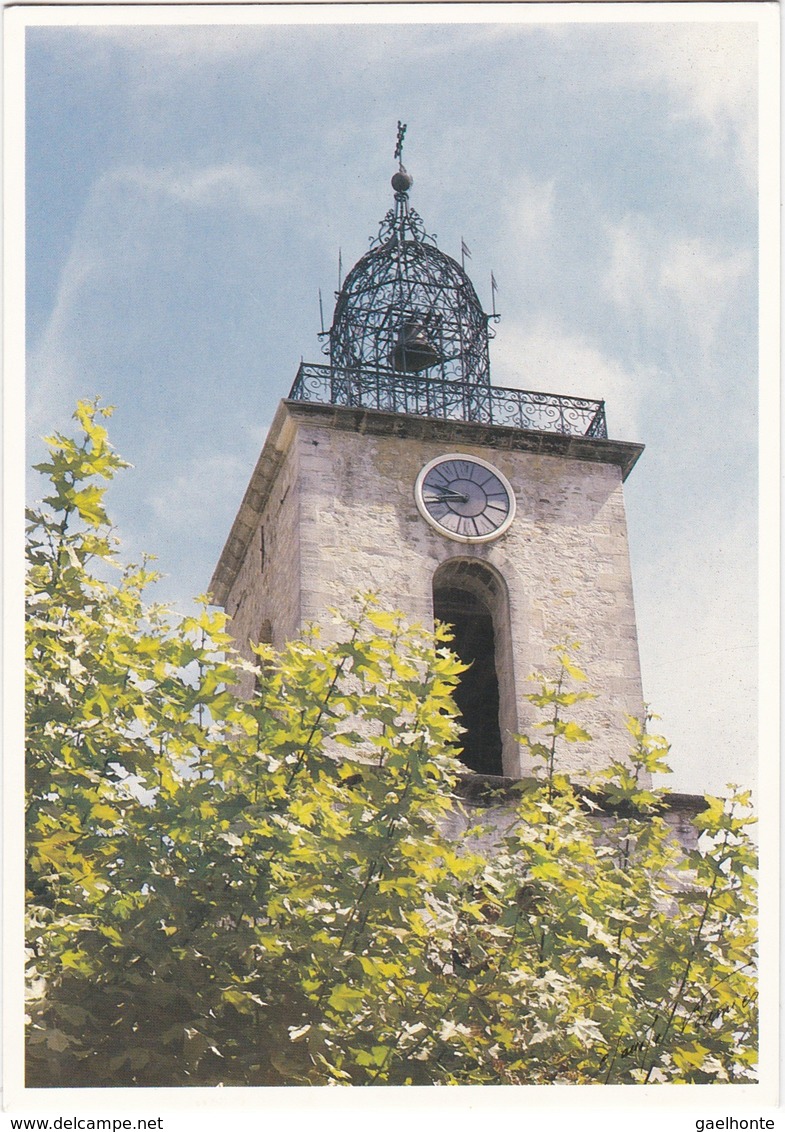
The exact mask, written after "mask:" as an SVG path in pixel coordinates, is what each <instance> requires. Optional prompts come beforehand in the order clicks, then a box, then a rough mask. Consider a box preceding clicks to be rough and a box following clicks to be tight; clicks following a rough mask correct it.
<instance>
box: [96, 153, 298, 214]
mask: <svg viewBox="0 0 785 1132" xmlns="http://www.w3.org/2000/svg"><path fill="white" fill-rule="evenodd" d="M129 188H134V189H137V190H138V191H139V192H141V193H144V194H147V195H149V196H152V197H159V198H169V199H172V200H175V201H177V202H179V203H181V204H186V205H190V206H191V207H193V208H204V209H210V208H213V209H219V208H223V207H225V206H227V205H230V206H231V207H232V209H234V210H244V211H246V212H251V213H256V214H258V215H266V214H267V213H268V212H269V210H270V209H271V208H272V207H274V206H276V205H281V204H284V203H290V198H289V197H288V195H287V194H285V193H284V192H283V191H282V190H281V189H280V188H277V189H270V187H269V183H268V181H267V178H266V176H265V175H264V173H263V172H262V170H261V169H258V168H253V167H252V166H250V165H246V164H244V163H242V162H236V163H231V164H223V165H207V166H193V165H186V164H177V165H172V166H164V167H160V168H150V167H146V166H127V167H122V168H119V169H114V170H112V171H111V172H110V173H108V174H106V175H105V176H104V177H103V178H102V179H101V181H100V182H99V183H98V185H97V186H96V195H101V194H107V195H110V196H111V195H114V194H115V193H118V192H119V193H124V192H126V191H127V190H128V189H129Z"/></svg>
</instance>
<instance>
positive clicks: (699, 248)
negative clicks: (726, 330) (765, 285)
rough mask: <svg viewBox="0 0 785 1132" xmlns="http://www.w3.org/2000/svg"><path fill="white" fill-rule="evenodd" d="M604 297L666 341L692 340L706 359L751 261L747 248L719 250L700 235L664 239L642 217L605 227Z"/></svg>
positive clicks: (743, 283) (714, 346) (675, 236)
mask: <svg viewBox="0 0 785 1132" xmlns="http://www.w3.org/2000/svg"><path fill="white" fill-rule="evenodd" d="M606 229H607V235H608V247H609V249H610V254H609V259H608V264H607V269H606V271H605V273H604V275H603V277H602V281H601V284H602V287H603V289H604V291H605V294H606V295H607V296H608V298H610V300H611V301H612V302H613V303H614V305H615V306H616V307H617V308H618V309H619V310H620V311H622V312H623V313H624V314H626V315H630V316H633V317H635V318H640V319H642V320H643V321H644V322H645V324H646V325H647V326H648V327H650V328H654V329H657V328H659V329H660V330H661V331H662V332H663V334H667V335H668V336H670V337H671V338H673V337H674V335H678V336H679V338H680V339H681V338H683V339H686V340H687V341H689V340H690V339H692V341H693V344H694V346H695V347H696V348H697V352H698V353H699V354H700V355H703V356H704V357H705V356H708V355H711V354H712V353H714V351H715V350H716V348H717V344H718V340H719V335H720V331H721V329H722V327H723V325H724V322H725V319H726V318H727V314H728V311H729V309H731V308H732V305H733V303H734V302H735V301H736V300H737V298H738V296H739V294H740V289H741V287H742V286H743V285H745V284H747V283H749V281H750V276H751V273H752V271H753V270H754V266H755V261H754V256H753V253H752V251H751V249H750V248H748V247H742V248H739V247H735V248H722V247H720V246H718V245H717V244H713V243H711V242H710V241H707V240H705V239H702V238H701V237H699V236H689V237H684V236H680V235H670V236H665V235H664V234H663V233H662V232H659V231H655V230H654V228H653V227H652V225H651V222H650V221H647V220H646V218H644V217H641V216H632V215H630V216H627V217H625V218H624V219H623V220H622V221H620V222H619V223H618V224H610V223H609V224H607V226H606Z"/></svg>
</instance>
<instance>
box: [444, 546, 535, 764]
mask: <svg viewBox="0 0 785 1132" xmlns="http://www.w3.org/2000/svg"><path fill="white" fill-rule="evenodd" d="M433 612H434V618H435V619H436V620H439V621H444V622H446V623H447V624H450V625H452V626H453V630H454V633H455V640H454V641H453V643H452V645H451V648H452V649H453V651H454V652H456V653H457V654H458V656H459V657H460V658H461V660H462V661H464V663H467V664H470V665H471V667H470V668H469V670H468V672H467V673H466V674H465V675H464V677H463V678H462V680H461V684H460V686H459V688H458V690H457V692H456V696H455V699H456V703H457V705H458V708H459V710H460V712H461V716H462V719H461V722H462V724H463V726H464V727H466V734H465V735H464V736H462V741H463V744H464V753H463V756H462V757H463V761H464V762H465V763H466V765H467V766H468V767H469V768H470V769H471V770H474V771H477V772H478V773H481V774H491V775H502V774H504V775H508V776H510V777H516V776H517V774H518V766H519V757H518V747H517V743H516V742H515V739H514V738H513V735H514V733H515V732H516V731H517V727H518V720H517V711H516V704H515V680H514V675H513V653H512V632H511V628H510V603H509V594H508V591H507V585H506V583H505V581H504V578H503V577H502V575H501V574H500V573H499V571H498V570H496V569H495V568H494V567H492V566H490V565H488V563H486V562H482V561H480V560H478V559H476V558H463V557H456V558H450V559H448V560H447V561H446V562H443V563H442V564H441V566H439V567H438V569H437V570H436V571H435V573H434V575H433Z"/></svg>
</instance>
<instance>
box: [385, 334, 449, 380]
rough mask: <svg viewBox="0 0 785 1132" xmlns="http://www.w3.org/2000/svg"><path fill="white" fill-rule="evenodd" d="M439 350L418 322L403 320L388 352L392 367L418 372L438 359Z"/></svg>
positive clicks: (400, 371) (403, 371) (405, 371)
mask: <svg viewBox="0 0 785 1132" xmlns="http://www.w3.org/2000/svg"><path fill="white" fill-rule="evenodd" d="M439 358H440V355H439V351H438V350H437V349H436V347H435V346H434V344H433V342H431V341H430V340H429V339H428V337H427V335H426V333H425V330H424V329H423V327H422V326H421V325H420V323H419V322H405V323H404V324H403V326H402V327H401V329H400V330H399V331H398V341H397V342H396V343H395V346H394V347H393V350H392V353H391V354H390V361H391V362H392V367H393V369H394V370H397V371H398V372H399V373H419V372H420V370H423V369H428V368H429V367H430V366H432V365H435V364H436V362H438V361H439Z"/></svg>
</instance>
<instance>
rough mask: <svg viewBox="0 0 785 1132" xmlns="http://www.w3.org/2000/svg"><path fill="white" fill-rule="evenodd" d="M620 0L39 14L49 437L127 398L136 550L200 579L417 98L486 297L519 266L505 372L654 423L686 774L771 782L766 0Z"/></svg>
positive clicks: (661, 555)
mask: <svg viewBox="0 0 785 1132" xmlns="http://www.w3.org/2000/svg"><path fill="white" fill-rule="evenodd" d="M534 7H535V9H537V8H538V6H534ZM591 7H594V6H591ZM601 7H603V8H604V9H605V12H606V15H605V16H604V17H603V20H602V21H601V22H596V17H595V16H592V17H591V19H590V20H589V22H574V19H573V22H565V21H564V20H563V19H562V20H559V21H554V20H552V19H551V15H550V13H547V12H546V11H545V7H543V8H542V9H541V10H540V12H539V13H538V12H537V11H536V10H535V11H534V13H533V14H532V13H531V9H530V8H529V9H524V8H520V9H519V8H517V7H515V6H509V5H508V6H505V8H504V10H503V11H502V10H501V9H500V8H497V7H496V6H494V5H486V6H483V8H482V11H481V12H479V11H478V10H477V9H476V8H474V7H472V6H468V7H466V6H462V7H461V8H460V9H457V11H458V12H459V18H460V19H461V20H462V22H460V23H456V22H455V13H456V9H451V10H449V9H446V8H440V7H439V6H438V5H432V4H429V5H425V6H419V7H418V9H417V10H412V9H408V8H405V7H404V8H398V9H396V11H395V14H394V18H395V19H396V21H397V22H395V23H374V24H364V23H361V22H359V21H360V20H361V19H362V18H363V17H362V16H361V15H360V13H359V11H358V10H355V12H351V11H349V13H348V15H347V16H346V17H345V19H346V21H347V22H343V23H340V22H335V21H336V20H339V19H341V18H344V17H342V16H341V9H339V8H332V9H328V10H326V11H325V10H323V9H322V10H320V11H319V18H320V19H321V20H326V21H327V22H324V23H319V24H316V23H314V22H313V19H314V15H313V13H314V11H315V9H311V11H310V12H309V13H308V20H307V22H300V23H298V22H296V17H295V15H293V14H288V15H287V14H284V15H281V10H280V9H273V10H272V13H273V15H272V18H274V19H278V20H281V19H288V20H290V21H295V22H288V23H283V24H281V23H278V24H273V23H270V22H266V23H256V24H243V25H238V24H234V25H233V24H232V23H230V22H229V19H230V15H229V14H227V16H226V22H225V23H224V24H223V25H205V26H200V25H198V24H196V26H183V25H182V24H180V25H178V24H163V25H158V26H133V25H130V24H124V23H122V22H121V17H120V16H119V15H118V13H119V10H117V11H116V12H115V14H114V17H113V19H114V22H109V21H108V20H107V18H106V16H105V14H102V11H101V10H94V11H95V12H96V14H95V15H94V16H92V17H91V16H90V15H89V13H88V15H87V16H86V15H85V14H84V13H83V14H82V17H81V18H82V19H83V20H85V19H87V20H90V19H91V18H92V19H94V20H96V21H98V20H103V21H104V22H103V23H97V22H96V23H92V24H91V23H89V22H88V23H82V24H80V25H79V26H63V25H62V20H61V22H60V26H46V19H45V15H44V16H42V17H40V18H41V20H42V24H43V25H44V26H30V27H28V28H27V41H26V42H27V50H26V208H27V227H26V233H27V258H26V273H27V274H26V303H27V306H26V318H27V322H26V343H27V374H26V425H27V445H28V450H27V460H28V463H32V462H34V461H35V460H36V459H39V458H40V456H41V453H42V446H41V440H40V438H41V437H42V436H44V435H47V434H49V433H51V432H52V431H53V430H55V429H60V430H67V429H69V428H70V427H71V425H70V423H69V418H70V414H71V413H72V411H73V408H74V406H75V403H76V401H77V399H78V398H84V397H93V396H96V395H99V396H100V397H101V398H102V400H103V401H104V402H107V403H110V404H112V405H114V406H115V407H116V409H115V414H114V416H113V418H112V421H111V437H112V440H113V442H114V444H115V446H116V448H117V449H118V450H119V451H120V453H121V454H122V455H123V456H124V457H125V458H126V459H127V460H129V461H130V462H131V464H132V465H133V468H132V469H131V470H129V471H127V472H125V473H124V474H123V475H122V476H121V478H120V479H118V480H117V481H115V484H114V485H113V486H112V488H111V491H110V494H109V497H108V500H109V507H110V511H111V513H112V515H113V517H114V519H115V521H116V523H117V530H118V534H119V536H120V538H121V540H122V545H123V554H124V555H125V556H127V557H128V558H132V559H133V558H136V559H138V558H139V557H140V556H141V555H142V554H143V553H145V552H149V553H153V554H155V555H156V556H157V559H158V562H157V565H158V568H159V569H160V570H161V571H162V573H163V575H164V577H163V579H162V581H161V582H160V583H159V585H158V586H157V588H156V591H155V594H154V596H155V597H156V598H157V599H159V600H162V601H168V602H170V603H172V604H173V605H175V606H176V607H178V608H179V609H182V610H185V609H187V608H188V605H189V602H190V599H191V598H192V597H194V596H195V595H196V594H199V593H202V592H204V591H205V590H206V589H207V586H208V583H209V580H210V577H211V574H212V570H213V567H214V565H215V563H216V561H217V559H218V556H219V554H220V551H221V549H222V546H223V543H224V540H225V538H226V536H227V534H228V531H229V528H230V525H231V522H232V520H233V518H234V515H235V513H236V511H237V508H238V506H239V503H240V501H241V498H242V495H243V492H244V490H245V486H246V484H247V481H248V479H249V477H250V474H251V471H252V469H253V467H254V464H255V461H256V459H257V456H258V454H259V451H260V448H261V445H262V443H263V441H264V437H265V433H266V430H267V428H268V426H269V424H270V422H271V420H272V417H273V414H274V412H275V408H276V406H277V403H278V401H279V399H280V398H281V397H284V396H286V395H287V393H288V391H289V388H290V386H291V383H292V381H293V379H294V376H295V373H296V371H297V367H298V365H299V362H300V359H301V358H304V359H305V360H306V361H311V362H323V361H325V359H324V358H323V356H322V353H321V343H320V340H319V339H318V337H317V334H318V331H319V329H320V323H319V305H318V290H319V289H320V288H321V291H322V293H323V295H324V305H325V321H326V324H327V325H329V321H330V316H331V313H332V303H333V294H334V291H335V288H336V286H337V282H338V256H339V249H340V254H341V258H342V263H343V265H344V270H347V269H348V267H349V266H350V265H351V264H352V263H354V262H355V261H356V260H357V259H358V258H359V257H360V256H361V255H362V254H363V253H364V252H365V251H366V250H367V247H368V241H369V238H371V237H373V236H375V235H376V232H377V230H378V224H379V221H380V220H381V219H382V217H383V216H384V214H385V212H386V211H387V209H388V208H389V207H390V206H391V204H392V190H391V189H390V184H389V181H390V176H391V175H392V173H393V172H394V170H395V167H396V165H395V162H394V161H393V149H394V147H395V141H396V124H397V122H398V120H399V119H400V120H402V121H404V122H406V123H408V131H407V134H406V140H405V150H404V162H405V164H406V167H407V169H408V170H409V172H410V173H411V174H412V175H413V177H414V187H413V189H412V192H411V194H410V197H411V204H412V206H413V207H414V208H415V209H416V210H417V211H418V212H419V213H420V215H421V216H422V217H423V219H424V221H425V226H426V230H427V231H429V232H433V233H436V235H437V239H438V244H439V247H440V248H441V249H442V250H443V251H445V252H447V253H448V254H450V255H452V256H454V257H455V258H457V259H460V247H461V239H463V240H464V241H465V243H466V245H467V246H468V248H469V249H470V250H471V259H470V260H467V264H466V265H467V271H468V272H469V274H470V275H471V277H472V279H473V281H474V283H475V286H476V288H477V290H478V293H479V295H480V298H481V300H482V301H483V303H484V305H485V309H486V310H489V309H490V306H491V295H490V273H491V271H493V273H494V276H495V279H496V281H497V283H498V297H497V308H498V310H499V312H500V313H501V315H502V318H501V321H500V322H499V324H498V327H497V333H496V337H495V339H494V341H493V342H492V343H491V378H492V381H493V383H494V384H495V385H500V386H516V387H521V388H524V389H533V390H542V391H546V392H553V393H562V394H568V395H573V396H581V397H591V398H603V399H605V401H606V407H607V417H608V426H609V434H610V435H611V436H612V437H613V438H615V439H619V440H630V441H639V442H642V443H644V444H645V445H646V450H645V452H644V455H643V456H642V458H641V460H640V462H639V463H638V465H637V466H636V468H635V469H634V471H633V472H632V474H631V475H630V477H629V479H628V481H627V483H626V485H625V501H626V507H627V515H628V522H629V535H630V553H631V560H632V571H633V583H634V591H635V600H636V609H637V619H638V632H639V643H640V653H641V664H642V672H643V684H644V693H645V697H646V700H647V701H648V703H649V704H650V705H651V708H652V710H653V711H655V712H656V713H657V714H658V715H659V716H660V717H661V720H660V722H659V724H658V727H659V728H660V730H661V731H662V732H663V733H664V734H665V735H666V736H667V737H668V739H669V740H670V741H671V742H672V744H673V749H672V758H671V762H672V765H673V767H674V771H675V774H674V776H673V779H672V781H671V785H672V786H673V787H674V788H675V789H678V790H682V791H687V792H703V791H704V790H709V791H718V790H721V789H722V788H723V786H724V785H725V783H726V782H728V781H732V782H738V783H742V784H744V785H753V784H754V783H755V780H756V773H757V772H756V761H757V754H758V747H757V740H756V723H757V711H758V708H757V697H756V690H757V684H758V667H757V666H758V650H757V637H758V632H757V624H758V623H757V618H758V554H757V548H758V500H759V485H758V427H759V419H758V418H759V412H758V404H759V397H758V394H759V379H760V374H759V359H758V332H757V328H758V303H759V287H758V213H757V208H758V195H757V194H758V95H757V90H758V59H757V51H758V25H757V24H756V23H755V22H754V20H755V19H756V16H757V12H755V11H754V9H756V8H757V9H758V10H760V8H761V7H765V6H761V5H757V6H756V5H750V6H746V5H718V6H716V7H715V6H712V5H700V6H698V10H699V11H700V12H701V13H702V14H703V17H706V15H708V18H702V20H701V21H700V22H699V21H698V20H697V19H695V18H692V17H690V18H688V19H687V20H684V19H683V18H682V17H681V16H679V15H678V10H679V8H680V6H679V5H672V6H671V9H670V10H671V11H672V12H674V13H675V15H674V17H673V19H668V20H666V21H663V20H662V19H658V18H656V17H657V11H658V9H657V6H653V7H651V8H650V9H649V10H650V13H651V15H650V16H646V18H644V19H639V21H638V22H625V21H624V20H623V19H622V13H620V14H619V17H618V20H616V19H613V18H610V17H611V16H612V14H613V9H612V8H608V6H605V5H603V6H601ZM641 7H642V9H643V11H644V13H645V11H646V9H647V8H649V6H648V5H644V6H641ZM640 10H641V9H639V11H640ZM44 11H45V10H44ZM105 11H106V10H104V12H105ZM241 11H242V10H241ZM571 11H572V13H574V12H575V11H576V9H575V8H572V10H571ZM693 11H695V9H693ZM248 12H249V10H248V9H245V10H244V14H243V16H242V17H241V18H243V19H248V18H249V16H248ZM608 13H610V15H608ZM257 15H261V16H265V17H267V16H269V13H268V12H266V11H265V10H264V9H263V8H262V9H261V10H257ZM192 18H193V17H192ZM581 18H583V17H581ZM502 20H503V21H504V22H501V21H502ZM331 21H332V22H331ZM415 21H417V22H415ZM524 21H526V22H524ZM774 377H775V379H776V374H775V375H774ZM29 490H30V492H31V494H32V496H33V497H35V496H36V495H37V494H40V490H41V488H40V485H39V484H37V483H36V482H35V480H34V479H32V480H31V482H30V485H29ZM762 757H763V758H764V760H765V759H767V758H775V757H776V750H775V751H768V752H767V751H765V750H764V752H763V756H762Z"/></svg>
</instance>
